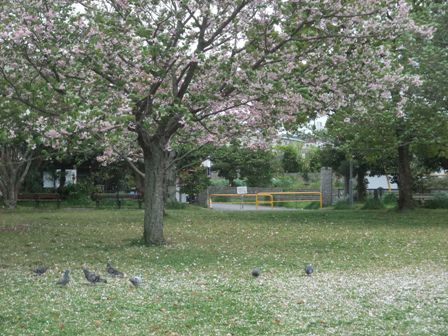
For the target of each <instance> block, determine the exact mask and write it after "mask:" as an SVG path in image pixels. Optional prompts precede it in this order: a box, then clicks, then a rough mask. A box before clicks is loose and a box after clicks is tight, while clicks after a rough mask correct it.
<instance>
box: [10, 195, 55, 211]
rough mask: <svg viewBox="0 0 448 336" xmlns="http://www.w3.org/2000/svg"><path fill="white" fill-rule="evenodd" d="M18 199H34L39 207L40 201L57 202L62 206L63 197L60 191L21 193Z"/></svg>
mask: <svg viewBox="0 0 448 336" xmlns="http://www.w3.org/2000/svg"><path fill="white" fill-rule="evenodd" d="M17 200H18V201H33V202H34V203H35V205H36V207H38V206H39V205H40V202H56V204H57V207H58V208H59V207H60V206H61V200H62V197H61V195H59V194H58V193H20V194H19V196H18V198H17Z"/></svg>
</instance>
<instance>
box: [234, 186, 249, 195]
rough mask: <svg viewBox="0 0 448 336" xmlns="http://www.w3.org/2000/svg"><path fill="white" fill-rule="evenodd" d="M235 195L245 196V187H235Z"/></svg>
mask: <svg viewBox="0 0 448 336" xmlns="http://www.w3.org/2000/svg"><path fill="white" fill-rule="evenodd" d="M236 193H237V194H247V187H236Z"/></svg>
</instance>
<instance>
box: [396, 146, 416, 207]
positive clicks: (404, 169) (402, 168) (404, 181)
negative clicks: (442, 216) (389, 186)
mask: <svg viewBox="0 0 448 336" xmlns="http://www.w3.org/2000/svg"><path fill="white" fill-rule="evenodd" d="M398 187H399V192H398V209H399V210H406V209H412V208H413V207H414V202H413V200H412V173H411V153H410V149H409V144H406V145H401V146H398Z"/></svg>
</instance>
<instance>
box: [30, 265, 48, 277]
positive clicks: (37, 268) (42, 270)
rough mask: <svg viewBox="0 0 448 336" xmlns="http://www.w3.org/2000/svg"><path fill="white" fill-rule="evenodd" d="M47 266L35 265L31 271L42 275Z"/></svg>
mask: <svg viewBox="0 0 448 336" xmlns="http://www.w3.org/2000/svg"><path fill="white" fill-rule="evenodd" d="M47 269H48V267H46V266H37V267H36V268H35V269H33V272H34V273H36V274H37V275H42V274H44V273H45V272H46V271H47Z"/></svg>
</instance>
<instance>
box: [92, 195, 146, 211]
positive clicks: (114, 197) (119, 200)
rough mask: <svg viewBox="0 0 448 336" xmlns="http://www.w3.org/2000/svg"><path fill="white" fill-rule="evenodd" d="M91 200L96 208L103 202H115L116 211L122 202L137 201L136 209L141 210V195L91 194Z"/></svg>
mask: <svg viewBox="0 0 448 336" xmlns="http://www.w3.org/2000/svg"><path fill="white" fill-rule="evenodd" d="M91 197H92V200H94V201H95V203H96V207H97V208H99V207H100V203H101V201H103V200H115V204H116V205H117V208H118V209H121V207H122V205H123V201H127V200H128V201H137V202H138V208H139V209H141V208H142V203H143V195H142V194H127V193H93V194H92V196H91Z"/></svg>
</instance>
